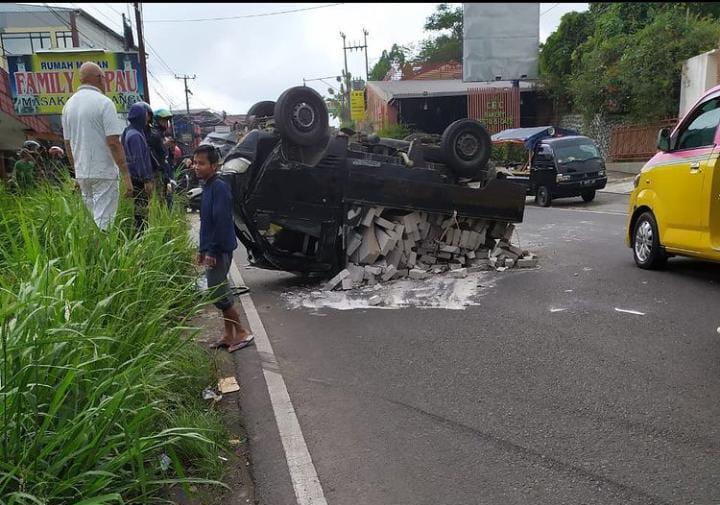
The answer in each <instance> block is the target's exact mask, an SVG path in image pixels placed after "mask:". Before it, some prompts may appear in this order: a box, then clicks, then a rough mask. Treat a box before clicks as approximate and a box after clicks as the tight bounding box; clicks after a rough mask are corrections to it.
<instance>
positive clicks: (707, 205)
mask: <svg viewBox="0 0 720 505" xmlns="http://www.w3.org/2000/svg"><path fill="white" fill-rule="evenodd" d="M718 124H720V86H717V87H715V88H712V89H711V90H709V91H707V92H706V93H705V95H704V96H703V97H702V98H701V99H700V100H698V101H697V102H696V103H695V105H694V106H693V107H692V109H690V112H688V113H687V114H686V115H685V117H684V118H683V119H682V120H681V121H680V123H678V125H677V126H676V127H675V128H674V129H673V130H672V132H671V131H670V130H669V129H667V128H664V129H662V130H660V132H659V133H658V149H659V150H660V152H658V153H657V154H656V155H655V156H654V157H653V158H652V159H651V160H650V161H648V162H647V163H646V164H645V166H644V167H643V168H642V170H641V172H640V174H638V175H637V177H635V189H634V190H633V192H632V194H631V195H630V203H629V211H628V220H627V233H626V236H625V241H626V244H627V245H628V246H629V247H631V248H632V251H633V256H634V258H635V263H637V265H638V266H639V267H640V268H647V269H653V268H658V267H661V266H663V265H664V264H665V262H666V260H667V258H668V257H669V256H674V255H683V256H693V257H696V258H701V259H706V260H711V261H720V163H718V160H719V159H720V131H718Z"/></svg>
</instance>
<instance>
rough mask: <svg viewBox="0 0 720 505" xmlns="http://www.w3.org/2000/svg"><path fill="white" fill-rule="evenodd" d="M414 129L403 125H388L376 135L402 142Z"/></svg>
mask: <svg viewBox="0 0 720 505" xmlns="http://www.w3.org/2000/svg"><path fill="white" fill-rule="evenodd" d="M412 132H413V131H412V128H410V126H408V125H406V124H403V123H396V124H391V125H386V126H385V127H384V128H381V129H379V130H378V131H377V132H376V134H377V136H378V137H385V138H391V139H398V140H402V139H404V138H405V137H407V136H408V135H410V134H411V133H412Z"/></svg>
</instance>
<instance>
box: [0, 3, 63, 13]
mask: <svg viewBox="0 0 720 505" xmlns="http://www.w3.org/2000/svg"><path fill="white" fill-rule="evenodd" d="M53 9H55V10H56V11H71V10H72V9H68V8H67V7H55V6H53ZM7 12H19V13H21V14H22V13H28V12H50V9H48V8H47V7H44V6H42V7H41V6H39V5H27V4H17V3H15V4H10V3H0V13H7Z"/></svg>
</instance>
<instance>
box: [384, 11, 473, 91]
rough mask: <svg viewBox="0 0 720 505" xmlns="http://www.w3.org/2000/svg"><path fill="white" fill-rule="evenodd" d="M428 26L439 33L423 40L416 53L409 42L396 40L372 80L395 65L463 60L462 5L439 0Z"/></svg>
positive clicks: (428, 19) (426, 22) (428, 28)
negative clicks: (396, 42)
mask: <svg viewBox="0 0 720 505" xmlns="http://www.w3.org/2000/svg"><path fill="white" fill-rule="evenodd" d="M425 30H427V31H429V32H433V33H435V34H436V35H435V36H433V37H430V38H427V39H425V40H423V41H422V42H421V43H420V47H419V50H418V51H417V55H414V56H413V53H414V52H415V51H414V50H413V48H411V47H409V46H400V45H398V44H393V45H392V47H391V48H390V50H389V51H387V50H385V51H383V52H382V55H381V56H380V59H379V60H378V62H377V63H376V64H375V65H373V68H372V70H371V71H370V80H372V81H381V80H382V79H383V78H384V77H385V75H387V73H388V71H389V70H390V69H391V68H392V66H393V65H394V64H395V65H399V66H400V67H402V66H404V65H405V63H440V62H445V61H450V60H455V61H462V46H463V11H462V6H457V5H456V6H452V5H450V4H440V5H438V6H437V8H436V9H435V12H434V13H432V14H431V15H430V16H429V17H428V18H427V20H426V21H425Z"/></svg>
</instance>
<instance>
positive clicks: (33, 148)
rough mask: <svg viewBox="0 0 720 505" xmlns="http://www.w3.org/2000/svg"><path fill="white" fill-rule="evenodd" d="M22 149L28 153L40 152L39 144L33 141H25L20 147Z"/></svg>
mask: <svg viewBox="0 0 720 505" xmlns="http://www.w3.org/2000/svg"><path fill="white" fill-rule="evenodd" d="M22 147H23V149H27V150H28V151H30V152H34V153H37V152H39V151H40V143H39V142H36V141H34V140H26V141H25V142H23V145H22Z"/></svg>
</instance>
